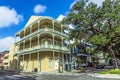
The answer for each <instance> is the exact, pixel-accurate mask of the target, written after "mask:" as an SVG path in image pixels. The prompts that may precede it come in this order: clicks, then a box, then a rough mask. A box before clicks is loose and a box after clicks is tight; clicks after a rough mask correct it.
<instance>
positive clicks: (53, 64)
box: [53, 35, 55, 71]
mask: <svg viewBox="0 0 120 80" xmlns="http://www.w3.org/2000/svg"><path fill="white" fill-rule="evenodd" d="M53 65H54V71H55V52H54V35H53Z"/></svg>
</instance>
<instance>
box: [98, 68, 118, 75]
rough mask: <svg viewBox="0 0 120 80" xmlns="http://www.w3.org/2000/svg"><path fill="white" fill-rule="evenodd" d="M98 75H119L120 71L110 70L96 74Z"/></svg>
mask: <svg viewBox="0 0 120 80" xmlns="http://www.w3.org/2000/svg"><path fill="white" fill-rule="evenodd" d="M98 73H99V74H120V69H112V70H107V71H101V72H98Z"/></svg>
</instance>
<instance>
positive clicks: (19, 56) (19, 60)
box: [17, 54, 20, 71]
mask: <svg viewBox="0 0 120 80" xmlns="http://www.w3.org/2000/svg"><path fill="white" fill-rule="evenodd" d="M17 58H18V62H17V70H18V71H19V62H20V56H19V54H17Z"/></svg>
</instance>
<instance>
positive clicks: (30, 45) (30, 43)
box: [30, 38, 31, 48]
mask: <svg viewBox="0 0 120 80" xmlns="http://www.w3.org/2000/svg"><path fill="white" fill-rule="evenodd" d="M30 48H31V38H30Z"/></svg>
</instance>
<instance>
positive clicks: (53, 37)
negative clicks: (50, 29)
mask: <svg viewBox="0 0 120 80" xmlns="http://www.w3.org/2000/svg"><path fill="white" fill-rule="evenodd" d="M54 42H55V40H54V34H53V48H54V44H55V43H54Z"/></svg>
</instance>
